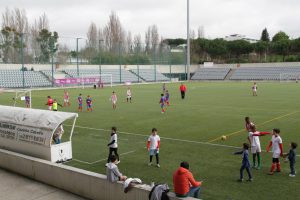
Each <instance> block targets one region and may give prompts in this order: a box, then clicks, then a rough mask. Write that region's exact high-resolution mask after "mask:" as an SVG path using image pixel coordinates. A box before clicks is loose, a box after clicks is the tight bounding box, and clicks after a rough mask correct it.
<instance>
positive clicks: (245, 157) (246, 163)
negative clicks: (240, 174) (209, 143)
mask: <svg viewBox="0 0 300 200" xmlns="http://www.w3.org/2000/svg"><path fill="white" fill-rule="evenodd" d="M234 154H235V155H237V154H242V156H243V160H242V165H243V166H245V167H250V161H249V151H248V150H247V149H244V150H243V151H239V152H235V153H234Z"/></svg>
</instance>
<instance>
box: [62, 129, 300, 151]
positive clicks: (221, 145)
mask: <svg viewBox="0 0 300 200" xmlns="http://www.w3.org/2000/svg"><path fill="white" fill-rule="evenodd" d="M65 126H71V125H65ZM75 127H77V128H81V129H89V130H96V131H106V132H110V131H111V130H107V129H102V128H90V127H84V126H75ZM118 133H122V134H125V135H135V136H141V137H148V135H143V134H138V133H129V132H123V131H119V132H118ZM160 138H162V139H165V140H171V141H178V142H186V143H192V144H202V145H209V146H216V147H224V148H231V149H241V148H242V147H236V146H230V145H224V144H215V143H210V142H200V141H193V140H183V139H176V138H169V137H160ZM263 152H266V151H263ZM297 157H300V155H297Z"/></svg>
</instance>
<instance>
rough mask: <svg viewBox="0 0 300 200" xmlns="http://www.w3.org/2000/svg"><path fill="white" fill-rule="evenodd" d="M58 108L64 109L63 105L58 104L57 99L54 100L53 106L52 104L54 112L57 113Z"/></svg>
mask: <svg viewBox="0 0 300 200" xmlns="http://www.w3.org/2000/svg"><path fill="white" fill-rule="evenodd" d="M58 106H60V107H62V105H61V104H59V103H57V101H56V99H54V100H53V104H52V110H53V111H57V110H58Z"/></svg>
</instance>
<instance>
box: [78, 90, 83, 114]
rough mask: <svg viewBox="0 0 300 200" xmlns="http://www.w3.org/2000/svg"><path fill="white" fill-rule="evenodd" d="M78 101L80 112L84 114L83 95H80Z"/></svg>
mask: <svg viewBox="0 0 300 200" xmlns="http://www.w3.org/2000/svg"><path fill="white" fill-rule="evenodd" d="M77 100H78V112H82V94H79V96H78V98H77Z"/></svg>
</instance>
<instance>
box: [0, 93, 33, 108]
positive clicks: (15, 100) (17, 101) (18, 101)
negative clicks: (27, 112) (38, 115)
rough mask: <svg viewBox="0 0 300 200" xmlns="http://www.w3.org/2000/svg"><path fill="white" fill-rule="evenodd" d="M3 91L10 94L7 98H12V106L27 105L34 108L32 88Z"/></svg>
mask: <svg viewBox="0 0 300 200" xmlns="http://www.w3.org/2000/svg"><path fill="white" fill-rule="evenodd" d="M3 93H6V94H9V95H7V96H6V98H9V99H11V100H12V106H14V107H24V106H25V107H27V108H32V97H31V90H28V89H27V90H26V89H16V90H4V92H3Z"/></svg>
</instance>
